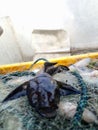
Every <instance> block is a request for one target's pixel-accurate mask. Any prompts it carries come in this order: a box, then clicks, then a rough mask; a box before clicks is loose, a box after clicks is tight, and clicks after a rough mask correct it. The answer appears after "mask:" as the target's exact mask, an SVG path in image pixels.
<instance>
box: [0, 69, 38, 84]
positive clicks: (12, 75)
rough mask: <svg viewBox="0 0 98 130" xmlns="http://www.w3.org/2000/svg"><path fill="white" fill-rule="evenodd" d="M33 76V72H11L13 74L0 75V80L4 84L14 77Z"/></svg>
mask: <svg viewBox="0 0 98 130" xmlns="http://www.w3.org/2000/svg"><path fill="white" fill-rule="evenodd" d="M29 75H30V76H35V75H36V73H34V72H33V71H23V72H20V71H17V72H13V73H9V74H6V75H0V79H1V80H2V81H3V83H6V82H7V81H9V80H11V79H14V78H15V77H22V76H29Z"/></svg>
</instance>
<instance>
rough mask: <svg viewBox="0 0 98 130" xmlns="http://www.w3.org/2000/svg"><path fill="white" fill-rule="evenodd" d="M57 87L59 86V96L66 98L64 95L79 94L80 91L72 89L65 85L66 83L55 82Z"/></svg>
mask: <svg viewBox="0 0 98 130" xmlns="http://www.w3.org/2000/svg"><path fill="white" fill-rule="evenodd" d="M57 83H58V85H59V87H60V88H59V89H60V95H61V96H66V95H70V94H81V92H80V90H78V89H76V88H74V87H73V86H71V85H69V84H66V83H62V82H60V81H57Z"/></svg>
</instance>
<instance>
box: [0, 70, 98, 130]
mask: <svg viewBox="0 0 98 130" xmlns="http://www.w3.org/2000/svg"><path fill="white" fill-rule="evenodd" d="M65 74H66V73H65ZM35 75H36V73H35V72H34V71H30V70H27V71H23V72H13V73H10V74H6V75H0V130H13V129H14V130H44V129H45V130H52V129H53V130H59V129H60V130H64V129H66V130H97V129H98V124H96V123H86V122H85V121H83V120H82V114H83V111H84V109H85V108H88V109H89V110H90V111H92V112H93V113H94V114H95V115H96V117H97V118H98V83H97V79H96V82H95V81H94V82H93V83H91V82H90V83H89V81H88V82H87V81H86V82H85V81H84V79H83V78H82V77H81V75H80V74H79V72H78V71H74V72H70V75H69V74H68V75H67V74H66V76H67V79H65V80H66V82H69V83H71V84H72V85H73V86H75V87H77V88H79V89H81V95H70V96H66V97H61V101H69V102H74V103H77V104H78V105H77V109H76V113H75V115H74V117H73V118H72V119H66V116H61V115H60V114H59V111H58V113H57V116H56V117H55V118H54V119H46V118H43V117H41V116H40V115H39V114H38V113H36V112H35V110H34V109H33V108H32V107H31V106H30V104H29V102H28V99H27V96H25V97H21V98H18V99H16V100H12V101H9V102H7V103H1V102H2V100H3V99H4V98H5V97H6V96H7V95H8V94H9V93H10V92H11V91H12V90H14V89H15V88H16V87H17V86H19V85H20V84H21V83H23V82H25V81H28V80H30V79H32V78H34V76H35ZM74 79H75V80H76V82H74V83H73V82H72V81H73V80H74ZM88 80H89V79H88Z"/></svg>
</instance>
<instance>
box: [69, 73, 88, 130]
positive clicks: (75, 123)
mask: <svg viewBox="0 0 98 130" xmlns="http://www.w3.org/2000/svg"><path fill="white" fill-rule="evenodd" d="M71 73H72V74H73V75H74V76H76V78H77V80H78V83H79V84H80V86H81V98H80V101H79V102H78V106H77V109H76V114H75V115H74V117H73V120H72V127H71V129H70V130H78V129H79V128H80V127H81V119H82V114H83V111H84V108H85V107H86V106H87V100H88V95H87V86H86V83H85V82H84V81H83V78H82V77H81V75H80V74H79V73H78V72H77V71H74V72H71Z"/></svg>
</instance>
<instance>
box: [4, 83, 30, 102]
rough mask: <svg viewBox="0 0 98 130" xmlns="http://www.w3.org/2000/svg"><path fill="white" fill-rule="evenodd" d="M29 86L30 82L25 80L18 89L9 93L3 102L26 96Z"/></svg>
mask: <svg viewBox="0 0 98 130" xmlns="http://www.w3.org/2000/svg"><path fill="white" fill-rule="evenodd" d="M27 86H28V82H25V83H23V84H22V85H20V86H19V87H17V88H16V89H14V90H13V91H12V92H11V93H10V94H9V95H7V97H6V98H5V99H4V100H3V101H2V103H3V102H7V101H10V100H14V99H17V98H20V97H22V96H25V95H26V88H27Z"/></svg>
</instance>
